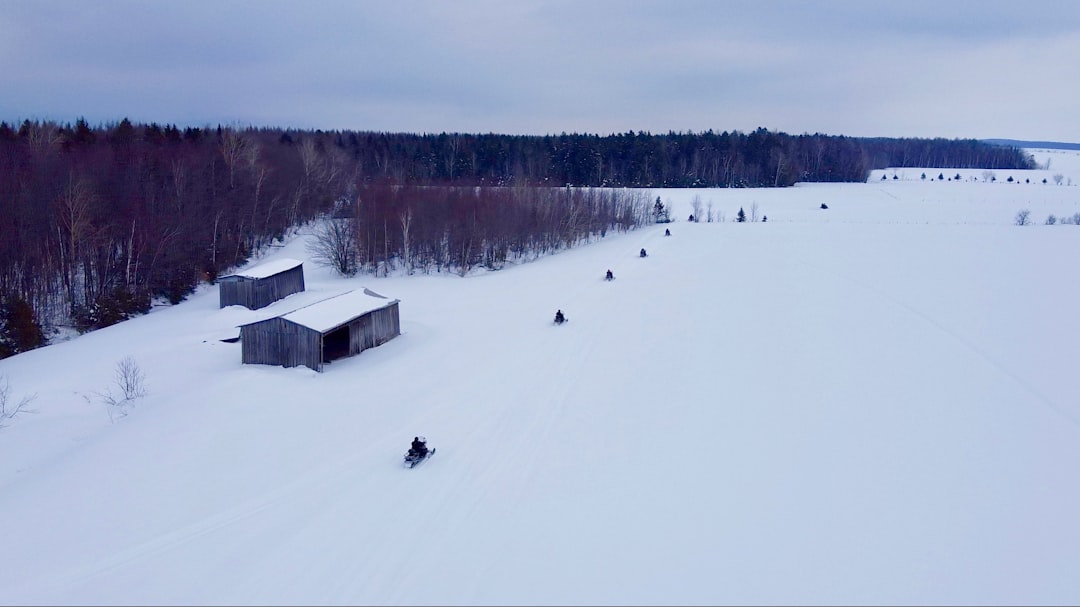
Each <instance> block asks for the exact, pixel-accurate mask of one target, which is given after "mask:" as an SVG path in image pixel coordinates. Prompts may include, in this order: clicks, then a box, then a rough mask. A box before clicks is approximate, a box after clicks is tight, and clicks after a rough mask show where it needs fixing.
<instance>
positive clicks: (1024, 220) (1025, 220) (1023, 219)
mask: <svg viewBox="0 0 1080 607" xmlns="http://www.w3.org/2000/svg"><path fill="white" fill-rule="evenodd" d="M1030 216H1031V211H1029V210H1027V209H1023V210H1021V211H1020V212H1018V213H1017V214H1016V219H1015V222H1016V225H1018V226H1026V225H1028V224H1030V223H1031V219H1029V217H1030Z"/></svg>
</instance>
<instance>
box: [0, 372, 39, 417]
mask: <svg viewBox="0 0 1080 607" xmlns="http://www.w3.org/2000/svg"><path fill="white" fill-rule="evenodd" d="M35 398H37V395H36V394H35V395H30V396H23V397H22V398H20V399H15V398H14V397H12V396H11V382H9V381H8V378H7V376H6V375H0V428H3V427H4V426H7V425H8V424H9V423H10V422H11V420H12V419H14V418H15V416H16V415H18V414H20V413H33V410H31V409H30V408H29V406H30V403H31V402H33V401H34V399H35Z"/></svg>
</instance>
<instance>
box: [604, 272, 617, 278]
mask: <svg viewBox="0 0 1080 607" xmlns="http://www.w3.org/2000/svg"><path fill="white" fill-rule="evenodd" d="M604 280H615V275H614V274H612V273H611V270H608V271H607V275H605V276H604Z"/></svg>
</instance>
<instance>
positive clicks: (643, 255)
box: [639, 249, 645, 257]
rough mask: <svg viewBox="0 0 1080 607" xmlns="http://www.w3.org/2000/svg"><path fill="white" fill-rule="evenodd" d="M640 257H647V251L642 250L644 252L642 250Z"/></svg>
mask: <svg viewBox="0 0 1080 607" xmlns="http://www.w3.org/2000/svg"><path fill="white" fill-rule="evenodd" d="M639 255H640V256H641V257H645V249H642V250H641V253H639Z"/></svg>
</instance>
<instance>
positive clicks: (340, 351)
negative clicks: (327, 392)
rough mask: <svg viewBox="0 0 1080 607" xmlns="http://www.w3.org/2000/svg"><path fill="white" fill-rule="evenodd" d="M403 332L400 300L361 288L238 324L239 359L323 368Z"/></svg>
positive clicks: (265, 363) (266, 363) (257, 362)
mask: <svg viewBox="0 0 1080 607" xmlns="http://www.w3.org/2000/svg"><path fill="white" fill-rule="evenodd" d="M400 334H401V320H400V318H399V316H398V300H396V299H388V298H386V297H384V296H382V295H379V294H378V293H375V292H374V291H371V290H368V289H357V290H355V291H348V292H346V293H342V294H340V295H336V296H334V297H331V298H329V299H324V300H322V301H319V302H316V303H313V304H311V305H308V306H304V307H303V308H300V309H298V310H294V311H292V312H289V313H288V314H283V315H281V316H275V317H274V318H267V319H266V320H260V321H258V322H253V323H248V324H246V325H241V326H240V344H241V348H242V354H241V357H242V358H241V361H242V362H244V363H249V364H250V363H254V364H264V365H281V366H284V367H298V366H300V365H304V366H307V367H311V368H312V369H314V370H316V371H320V372H321V371H322V370H323V365H324V364H326V363H328V362H331V361H334V360H337V359H339V358H345V357H346V356H353V355H355V354H359V353H360V352H362V351H364V350H367V349H369V348H374V347H375V346H379V345H382V344H384V343H386V342H388V341H390V340H391V339H393V338H395V337H397V336H398V335H400Z"/></svg>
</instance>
